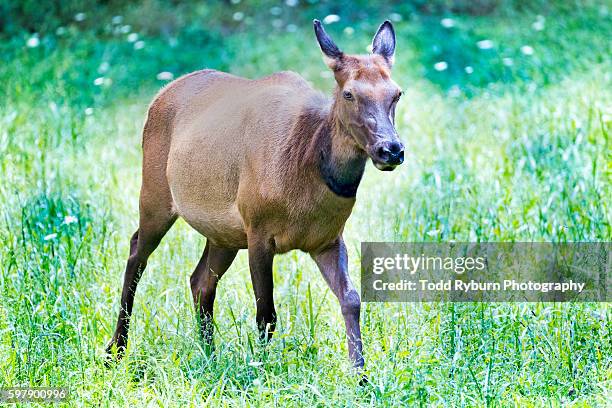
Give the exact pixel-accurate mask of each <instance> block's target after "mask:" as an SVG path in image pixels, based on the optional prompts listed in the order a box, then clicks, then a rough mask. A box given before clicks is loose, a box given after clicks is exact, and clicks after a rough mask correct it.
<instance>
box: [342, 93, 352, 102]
mask: <svg viewBox="0 0 612 408" xmlns="http://www.w3.org/2000/svg"><path fill="white" fill-rule="evenodd" d="M342 96H343V97H344V99H346V100H347V101H350V100H352V99H353V94H352V93H350V92H349V91H344V92H342Z"/></svg>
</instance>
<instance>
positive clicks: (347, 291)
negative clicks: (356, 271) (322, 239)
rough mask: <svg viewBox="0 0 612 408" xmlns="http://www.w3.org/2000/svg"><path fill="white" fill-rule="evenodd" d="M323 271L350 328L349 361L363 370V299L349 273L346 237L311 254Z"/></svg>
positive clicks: (348, 335) (347, 329)
mask: <svg viewBox="0 0 612 408" xmlns="http://www.w3.org/2000/svg"><path fill="white" fill-rule="evenodd" d="M311 256H312V257H313V258H314V260H315V262H316V263H317V265H318V266H319V269H320V270H321V274H322V275H323V277H324V278H325V280H326V281H327V284H328V285H329V287H330V288H331V290H332V291H333V292H334V294H335V295H336V297H337V298H338V300H339V301H340V309H341V310H342V316H343V317H344V324H345V325H346V337H347V341H348V350H349V358H350V359H351V361H352V362H353V365H354V366H355V368H358V369H359V368H362V367H363V363H364V361H363V352H362V342H361V329H360V327H359V312H360V309H361V300H360V299H359V294H358V293H357V291H356V290H355V288H354V287H353V283H352V282H351V278H350V276H349V273H348V257H347V254H346V246H345V245H344V241H343V240H342V237H338V239H337V240H336V241H335V242H334V243H333V244H332V245H331V246H329V247H328V248H326V249H325V250H323V251H322V252H319V253H317V254H311Z"/></svg>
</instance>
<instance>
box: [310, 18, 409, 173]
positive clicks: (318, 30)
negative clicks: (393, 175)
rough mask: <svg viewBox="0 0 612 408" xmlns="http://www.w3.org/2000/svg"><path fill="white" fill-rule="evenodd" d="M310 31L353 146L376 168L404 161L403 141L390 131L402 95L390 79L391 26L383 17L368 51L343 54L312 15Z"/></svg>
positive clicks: (386, 167) (383, 168)
mask: <svg viewBox="0 0 612 408" xmlns="http://www.w3.org/2000/svg"><path fill="white" fill-rule="evenodd" d="M314 30H315V34H316V37H317V41H318V42H319V46H320V47H321V51H322V52H323V56H324V60H325V63H326V64H327V66H328V67H329V68H330V69H331V70H332V71H333V73H334V77H335V78H336V83H337V87H336V91H335V102H334V110H335V112H334V114H335V115H336V116H337V119H338V121H339V122H340V124H341V126H342V127H343V128H344V129H345V130H346V133H348V134H349V135H350V136H351V137H352V139H353V142H354V143H355V144H356V145H357V147H358V148H360V149H362V150H364V151H365V152H366V153H367V155H368V156H369V157H370V158H371V159H372V162H373V163H374V165H375V166H376V168H378V169H379V170H389V171H390V170H393V169H395V167H396V166H397V165H399V164H402V162H403V161H404V145H403V144H402V143H401V141H400V140H399V137H398V135H397V131H396V130H395V106H396V105H397V102H398V101H399V99H400V96H401V95H402V91H401V89H400V87H399V86H398V85H397V84H396V83H395V82H394V81H393V80H392V79H391V68H392V66H393V60H394V55H395V31H394V30H393V26H392V25H391V23H390V22H389V21H385V22H384V23H383V24H382V25H381V26H380V28H379V29H378V31H377V32H376V35H375V36H374V39H373V40H372V54H369V55H347V54H344V53H343V52H342V51H341V50H340V49H339V48H338V46H336V44H335V43H334V41H333V40H332V39H331V37H330V36H329V35H328V34H327V33H326V32H325V30H324V29H323V26H322V25H321V22H320V21H319V20H314Z"/></svg>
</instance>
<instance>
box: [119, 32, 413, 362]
mask: <svg viewBox="0 0 612 408" xmlns="http://www.w3.org/2000/svg"><path fill="white" fill-rule="evenodd" d="M314 31H315V34H316V38H317V41H318V43H319V46H320V48H321V51H322V52H323V57H324V60H325V62H326V64H327V66H328V67H329V68H330V69H331V70H332V72H333V75H334V77H335V81H336V86H335V90H334V93H333V98H331V99H328V98H326V97H325V96H323V95H322V94H320V93H319V92H317V91H315V90H314V89H312V88H311V86H310V85H309V84H308V83H307V82H306V80H304V79H303V78H302V77H301V76H299V75H298V74H296V73H293V72H279V73H275V74H272V75H270V76H268V77H264V78H261V79H257V80H250V79H245V78H240V77H237V76H234V75H230V74H227V73H223V72H219V71H215V70H210V69H205V70H201V71H197V72H193V73H191V74H187V75H185V76H183V77H181V78H178V79H177V80H175V81H174V82H172V83H170V84H169V85H168V86H166V87H165V88H164V89H162V90H161V91H160V92H159V94H158V95H157V96H156V97H155V99H154V100H153V102H152V103H151V105H150V107H149V110H148V116H147V119H146V123H145V125H144V129H143V136H142V149H143V169H142V187H141V191H140V205H139V212H140V222H139V226H138V230H137V231H136V232H135V233H134V235H133V236H132V238H131V242H130V255H129V258H128V261H127V266H126V269H125V275H124V282H123V290H122V293H121V307H120V311H119V318H118V320H117V326H116V330H115V333H114V335H113V337H112V340H111V341H110V343H109V345H108V347H107V352H109V353H111V355H116V356H117V358H119V357H120V356H121V355H122V354H123V352H124V350H125V347H126V345H127V339H128V326H129V321H130V315H131V313H132V306H133V303H134V294H135V292H136V286H137V284H138V281H139V280H140V277H141V276H142V273H143V271H144V269H145V266H146V264H147V259H148V258H149V256H150V255H151V253H152V252H153V251H154V250H155V248H156V247H157V246H158V244H159V243H160V240H161V239H162V237H163V236H164V235H165V234H166V233H167V232H168V230H169V229H170V227H171V226H172V224H173V223H174V222H175V220H176V219H177V218H178V217H179V216H180V217H182V218H183V219H184V220H185V221H186V222H187V223H188V224H189V225H190V226H191V227H193V228H194V229H195V230H197V231H198V232H200V233H201V234H202V235H204V236H205V237H206V246H205V248H204V253H203V254H202V257H201V259H200V261H199V262H198V264H197V266H196V268H195V270H194V272H193V274H192V275H191V278H190V283H191V290H192V294H193V301H194V304H195V307H196V311H197V313H198V314H199V322H200V325H201V327H200V329H201V333H202V336H203V339H204V341H205V342H206V344H209V345H212V340H213V339H212V337H213V325H212V318H213V303H214V300H215V293H216V290H217V284H218V282H219V280H220V279H221V277H222V276H223V274H224V273H225V272H226V271H227V269H228V268H229V267H230V265H231V264H232V261H233V260H234V258H235V257H236V253H237V252H238V250H240V249H247V250H248V259H249V269H250V274H251V279H252V283H253V290H254V292H255V301H256V308H257V318H256V321H257V326H258V328H259V331H260V335H261V337H262V339H263V340H267V339H269V338H270V337H271V336H272V333H273V332H274V329H275V324H276V311H275V308H274V297H273V279H272V264H273V259H274V256H275V254H280V253H285V252H287V251H290V250H294V249H299V250H302V251H304V252H307V253H309V254H310V255H311V256H312V258H313V259H314V261H315V263H316V264H317V266H318V267H319V269H320V271H321V273H322V275H323V277H324V279H325V280H326V282H327V283H328V285H329V286H330V288H331V290H332V291H333V293H334V294H335V296H336V297H337V298H338V301H339V303H340V307H341V311H342V315H343V318H344V321H345V325H346V334H347V341H348V350H349V358H350V360H351V361H352V363H353V365H354V366H355V367H356V368H358V369H359V368H361V367H363V365H364V358H363V354H362V340H361V330H360V326H359V315H360V307H361V304H360V298H359V294H358V293H357V291H356V290H355V288H354V287H353V284H352V282H351V280H350V277H349V273H348V261H347V250H346V246H345V244H344V241H343V238H342V232H343V229H344V224H345V223H346V221H347V219H348V217H349V215H350V214H351V211H352V208H353V206H354V204H355V196H356V193H357V187H358V186H359V182H360V180H361V178H362V175H363V172H364V169H365V165H366V162H367V160H368V158H370V159H371V160H372V162H373V163H374V165H375V166H376V167H377V168H378V169H380V170H387V171H388V170H393V169H394V168H395V167H396V166H397V165H399V164H401V163H402V162H403V160H404V147H403V145H402V143H401V142H400V140H399V137H398V134H397V132H396V129H395V107H396V104H397V102H398V100H399V98H400V95H401V93H402V92H401V90H400V87H399V86H398V85H397V84H396V83H395V82H394V81H393V80H392V79H391V67H392V65H393V60H394V53H395V32H394V29H393V26H392V25H391V23H390V22H389V21H385V22H384V23H383V24H382V25H381V26H380V28H379V29H378V31H377V33H376V35H375V36H374V39H373V42H372V53H371V54H368V55H348V54H344V53H343V52H342V51H341V50H340V49H339V48H338V47H337V46H336V44H335V43H334V41H333V40H332V39H331V38H330V37H329V35H328V34H327V33H326V32H325V30H324V29H323V27H322V25H321V23H320V22H319V21H318V20H314ZM115 353H116V354H115Z"/></svg>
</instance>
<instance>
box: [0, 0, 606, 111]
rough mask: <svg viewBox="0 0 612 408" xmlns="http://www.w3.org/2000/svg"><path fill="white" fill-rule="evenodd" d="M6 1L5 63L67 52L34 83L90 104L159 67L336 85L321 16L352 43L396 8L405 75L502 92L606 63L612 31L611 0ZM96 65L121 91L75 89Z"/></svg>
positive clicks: (362, 41)
mask: <svg viewBox="0 0 612 408" xmlns="http://www.w3.org/2000/svg"><path fill="white" fill-rule="evenodd" d="M0 10H1V11H2V12H1V13H0V36H1V37H2V46H1V48H0V50H1V51H2V55H3V60H4V61H8V64H7V66H5V68H4V69H2V70H1V71H0V72H4V73H6V72H10V71H11V70H12V69H15V68H16V69H18V68H19V67H15V66H11V61H13V60H17V61H18V62H17V63H18V64H27V63H28V58H30V59H32V60H40V59H43V58H44V59H54V58H56V59H60V60H62V61H63V63H62V64H48V68H47V70H44V69H37V70H36V71H35V72H32V73H31V74H30V75H28V77H27V81H28V85H30V86H32V88H34V89H37V88H38V89H42V88H44V85H43V83H44V82H46V81H47V80H49V79H57V80H60V81H62V82H63V83H64V84H65V92H67V93H70V94H71V95H72V96H73V98H74V97H76V98H77V102H78V101H79V100H80V102H81V103H83V104H84V105H87V104H91V103H92V100H91V98H92V97H93V98H95V99H96V102H98V103H100V102H104V101H108V98H109V97H110V99H113V98H116V97H119V96H125V95H126V94H127V93H130V94H132V95H133V94H134V92H135V90H137V89H140V88H141V87H142V86H149V87H150V86H151V85H153V84H155V83H156V79H155V78H156V75H157V74H158V73H159V72H170V73H172V75H173V77H176V76H178V75H180V74H182V73H185V72H188V71H192V70H195V69H199V68H203V67H209V68H217V69H220V70H226V71H227V70H230V71H238V73H240V74H243V75H247V76H248V75H251V76H254V75H258V74H261V71H262V70H261V69H260V67H262V66H265V69H266V70H267V71H269V72H272V71H275V70H281V69H291V70H296V71H300V72H301V73H303V74H304V75H305V76H306V77H307V78H308V79H310V80H312V81H314V82H321V81H324V80H325V79H327V84H328V85H330V84H331V80H330V79H329V75H327V76H325V74H323V78H321V77H320V75H319V73H318V72H313V71H312V68H311V67H315V68H320V65H318V64H313V63H312V62H313V61H314V60H316V58H319V55H318V53H319V50H318V48H317V46H316V43H315V42H314V38H313V35H312V28H311V21H312V19H313V18H319V19H325V18H327V20H325V21H326V22H328V23H329V24H328V25H327V28H328V30H329V31H330V32H331V34H332V35H333V36H334V37H335V38H336V41H337V42H338V43H339V44H340V46H341V48H346V51H348V52H365V51H366V45H367V44H369V41H370V38H371V35H372V34H373V32H374V31H375V30H376V27H377V25H378V24H380V22H381V21H383V20H384V19H391V20H392V21H393V22H394V23H395V25H396V29H397V34H398V55H397V64H398V69H397V70H398V71H399V72H401V73H402V75H403V76H405V80H404V81H400V84H401V85H404V86H405V85H408V84H409V81H410V79H411V78H414V77H424V78H426V79H427V80H429V81H430V82H431V83H432V84H435V85H437V86H438V87H440V88H441V89H442V90H443V91H449V92H450V94H451V96H452V95H454V96H457V95H459V94H465V95H468V96H471V95H474V93H480V92H481V91H482V89H483V88H484V89H486V90H487V91H489V92H498V91H499V90H500V89H501V88H503V86H504V84H508V83H514V82H519V83H524V84H529V83H533V85H540V86H541V85H548V84H551V83H558V82H559V81H560V80H561V79H562V78H564V77H565V76H568V75H570V74H571V73H572V72H573V71H574V70H576V69H578V70H586V69H589V68H590V67H591V66H592V65H593V64H599V63H602V62H603V61H604V60H605V59H606V58H607V57H608V56H609V55H610V51H611V48H610V47H611V46H610V43H611V42H610V41H609V39H610V38H611V36H612V24H611V19H610V14H609V13H610V11H609V9H608V7H607V6H606V5H605V3H600V2H597V1H589V0H587V1H553V2H549V1H542V0H528V1H518V0H477V1H467V0H434V1H424V0H411V1H403V2H402V1H388V2H370V1H363V0H360V1H346V0H345V1H334V2H332V1H317V0H306V1H298V0H287V1H286V2H280V1H270V0H263V1H261V0H260V1H237V0H232V1H212V2H194V1H187V2H179V1H159V0H143V1H113V0H109V1H96V2H92V1H79V0H68V1H45V2H38V1H19V2H14V1H10V0H0ZM304 42H307V43H309V44H311V46H310V47H304V46H303V45H302V44H303V43H304ZM27 44H30V45H36V46H35V47H30V48H28V47H27ZM32 48H37V49H36V50H33V49H32ZM67 49H70V52H69V53H67V52H66V51H67ZM25 53H27V54H28V56H27V58H26V59H25V60H24V59H23V57H24V54H25ZM17 57H18V58H17ZM138 62H139V63H138ZM50 70H53V72H51V71H50ZM96 71H97V72H98V73H99V74H100V75H103V76H104V77H105V78H106V83H107V84H109V83H110V82H111V81H112V82H113V83H114V84H115V86H113V87H112V93H109V94H107V95H104V87H100V91H99V92H94V93H92V94H89V93H78V92H75V90H78V89H82V87H83V86H86V85H89V84H90V83H91V81H93V80H94V79H95V76H96ZM92 77H94V78H92ZM24 79H25V78H21V80H24ZM401 79H403V78H400V80H401ZM3 80H4V81H5V83H8V84H9V85H11V82H14V81H15V79H11V78H6V77H5V78H3ZM401 82H403V83H401ZM15 85H19V84H15ZM15 85H13V86H12V87H13V88H14V87H15ZM21 85H22V86H23V85H24V84H21ZM36 85H40V86H38V87H37V86H36ZM533 85H532V86H533ZM17 87H18V86H17ZM59 96H60V97H62V96H63V97H65V96H66V95H59ZM72 102H75V101H74V100H73V101H72Z"/></svg>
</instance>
